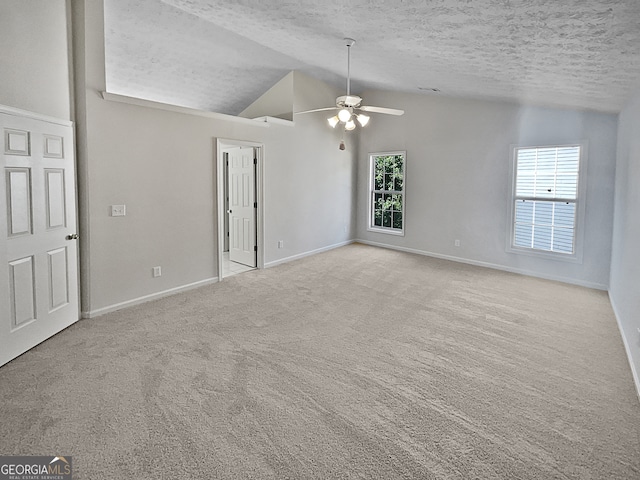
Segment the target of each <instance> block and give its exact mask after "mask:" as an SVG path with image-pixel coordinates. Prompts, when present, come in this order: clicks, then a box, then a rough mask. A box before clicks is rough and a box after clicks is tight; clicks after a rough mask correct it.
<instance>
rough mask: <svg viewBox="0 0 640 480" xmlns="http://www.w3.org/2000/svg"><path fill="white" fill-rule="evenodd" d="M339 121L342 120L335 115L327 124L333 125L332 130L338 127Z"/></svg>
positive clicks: (328, 119)
mask: <svg viewBox="0 0 640 480" xmlns="http://www.w3.org/2000/svg"><path fill="white" fill-rule="evenodd" d="M339 121H340V119H339V118H338V116H337V115H334V116H333V117H331V118H327V122H329V125H331V128H336V125H337V124H338V122H339Z"/></svg>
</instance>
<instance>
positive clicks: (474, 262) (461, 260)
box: [355, 239, 608, 290]
mask: <svg viewBox="0 0 640 480" xmlns="http://www.w3.org/2000/svg"><path fill="white" fill-rule="evenodd" d="M355 242H357V243H363V244H365V245H372V246H374V247H382V248H389V249H391V250H399V251H401V252H408V253H415V254H418V255H425V256H427V257H434V258H441V259H443V260H451V261H453V262H459V263H467V264H469V265H476V266H478V267H486V268H493V269H494V270H502V271H505V272H511V273H518V274H520V275H527V276H529V277H537V278H544V279H545V280H555V281H557V282H563V283H570V284H572V285H579V286H581V287H588V288H595V289H596V290H607V289H608V285H603V284H601V283H595V282H584V281H581V280H575V279H573V278H566V277H561V276H558V275H546V274H541V273H538V272H532V271H530V270H526V269H522V268H513V267H507V266H505V265H498V264H496V263H489V262H481V261H478V260H470V259H468V258H462V257H455V256H452V255H442V254H440V253H433V252H427V251H425V250H416V249H415V248H407V247H397V246H395V245H388V244H386V243H378V242H371V241H369V240H362V239H357V240H355Z"/></svg>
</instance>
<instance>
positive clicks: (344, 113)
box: [338, 108, 351, 123]
mask: <svg viewBox="0 0 640 480" xmlns="http://www.w3.org/2000/svg"><path fill="white" fill-rule="evenodd" d="M350 118H351V112H350V111H349V110H347V109H346V108H343V109H342V110H340V111H339V112H338V119H340V121H341V122H345V123H347V122H348V121H349V119H350Z"/></svg>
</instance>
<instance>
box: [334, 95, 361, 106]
mask: <svg viewBox="0 0 640 480" xmlns="http://www.w3.org/2000/svg"><path fill="white" fill-rule="evenodd" d="M360 103H362V98H360V97H358V96H357V95H343V96H341V97H338V98H336V105H338V106H339V107H354V108H355V107H359V106H360Z"/></svg>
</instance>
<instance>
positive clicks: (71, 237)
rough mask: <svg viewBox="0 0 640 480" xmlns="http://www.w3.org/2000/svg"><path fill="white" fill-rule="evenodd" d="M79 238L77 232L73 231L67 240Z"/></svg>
mask: <svg viewBox="0 0 640 480" xmlns="http://www.w3.org/2000/svg"><path fill="white" fill-rule="evenodd" d="M77 239H78V234H77V233H72V234H71V235H67V240H77Z"/></svg>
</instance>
